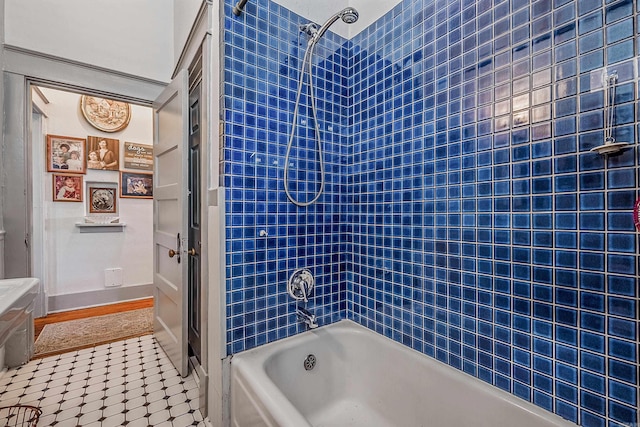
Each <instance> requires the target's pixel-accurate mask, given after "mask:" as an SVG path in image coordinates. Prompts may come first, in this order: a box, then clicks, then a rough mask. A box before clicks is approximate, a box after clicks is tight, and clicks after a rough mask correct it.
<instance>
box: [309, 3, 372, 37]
mask: <svg viewBox="0 0 640 427" xmlns="http://www.w3.org/2000/svg"><path fill="white" fill-rule="evenodd" d="M359 17H360V15H359V14H358V11H357V10H355V9H354V8H352V7H347V8H345V9H342V10H341V11H340V12H338V13H336V14H335V15H333V16H332V17H331V18H329V19H327V22H325V23H324V24H322V27H320V29H319V30H318V31H317V32H316V33H314V34H313V35H312V37H311V40H309V42H310V43H317V42H318V40H320V37H322V36H323V35H324V33H325V32H326V31H327V30H328V29H329V27H330V26H331V25H333V23H334V22H336V21H337V20H338V18H340V19H342V21H343V22H344V23H346V24H353V23H354V22H356V21H357V20H358V18H359Z"/></svg>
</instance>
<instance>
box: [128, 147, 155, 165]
mask: <svg viewBox="0 0 640 427" xmlns="http://www.w3.org/2000/svg"><path fill="white" fill-rule="evenodd" d="M124 168H125V169H140V170H145V171H153V146H151V145H143V144H137V143H135V142H125V143H124Z"/></svg>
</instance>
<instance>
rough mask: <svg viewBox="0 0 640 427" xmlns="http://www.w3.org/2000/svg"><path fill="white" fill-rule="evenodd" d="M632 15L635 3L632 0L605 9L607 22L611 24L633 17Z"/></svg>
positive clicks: (625, 0) (623, 0) (624, 0)
mask: <svg viewBox="0 0 640 427" xmlns="http://www.w3.org/2000/svg"><path fill="white" fill-rule="evenodd" d="M632 13H633V2H632V1H631V0H622V1H619V2H616V3H615V4H613V5H611V6H608V7H607V8H606V9H605V16H606V19H605V22H606V23H607V24H609V23H612V22H614V21H617V20H618V19H621V18H624V17H626V16H631V14H632Z"/></svg>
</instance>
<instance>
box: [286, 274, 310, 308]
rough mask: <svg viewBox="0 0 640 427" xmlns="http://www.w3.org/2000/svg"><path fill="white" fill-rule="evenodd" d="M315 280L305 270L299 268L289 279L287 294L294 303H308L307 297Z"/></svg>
mask: <svg viewBox="0 0 640 427" xmlns="http://www.w3.org/2000/svg"><path fill="white" fill-rule="evenodd" d="M314 286H315V279H314V278H313V274H311V271H309V270H308V269H306V268H299V269H297V270H296V271H294V272H293V274H292V275H291V277H289V282H288V284H287V292H288V293H289V295H290V296H291V297H292V298H293V299H294V300H296V301H304V302H309V296H310V295H311V294H312V292H313V287H314Z"/></svg>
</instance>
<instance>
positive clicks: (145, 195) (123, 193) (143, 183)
mask: <svg viewBox="0 0 640 427" xmlns="http://www.w3.org/2000/svg"><path fill="white" fill-rule="evenodd" d="M120 197H130V198H136V199H152V198H153V174H152V173H134V172H120Z"/></svg>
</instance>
